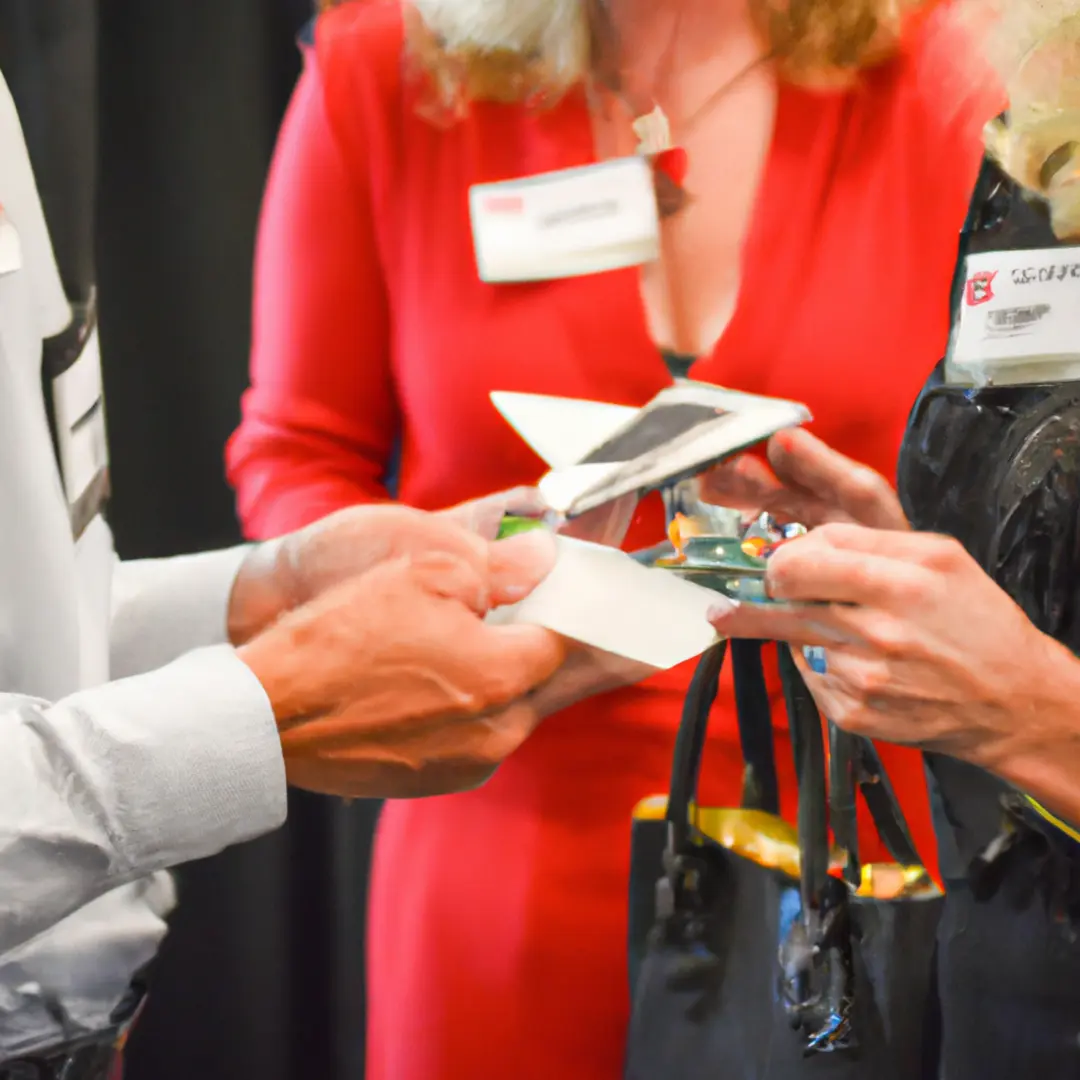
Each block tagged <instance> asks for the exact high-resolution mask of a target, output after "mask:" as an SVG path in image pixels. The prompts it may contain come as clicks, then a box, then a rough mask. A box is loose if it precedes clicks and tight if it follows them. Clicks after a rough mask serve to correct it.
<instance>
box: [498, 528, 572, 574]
mask: <svg viewBox="0 0 1080 1080" xmlns="http://www.w3.org/2000/svg"><path fill="white" fill-rule="evenodd" d="M499 544H500V545H502V546H503V547H502V550H503V551H507V550H512V552H513V554H514V555H516V556H518V557H521V558H529V557H530V556H531V557H533V558H535V559H536V561H537V562H541V561H545V562H550V563H551V564H552V565H553V566H554V565H555V556H556V553H557V551H558V541H557V540H556V539H555V536H554V534H553V533H551V532H550V531H549V530H548V529H545V528H536V529H527V530H526V531H525V532H522V533H518V534H517V535H516V536H509V537H507V538H506V539H505V540H500V541H499Z"/></svg>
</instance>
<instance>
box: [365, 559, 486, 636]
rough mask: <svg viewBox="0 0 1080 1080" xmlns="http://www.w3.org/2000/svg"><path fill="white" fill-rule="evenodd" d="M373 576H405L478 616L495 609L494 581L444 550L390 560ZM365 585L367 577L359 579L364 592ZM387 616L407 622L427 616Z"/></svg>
mask: <svg viewBox="0 0 1080 1080" xmlns="http://www.w3.org/2000/svg"><path fill="white" fill-rule="evenodd" d="M369 573H370V574H372V575H378V576H382V577H390V576H392V575H396V574H399V573H400V574H403V575H405V576H407V577H408V578H411V581H412V583H413V584H415V585H416V586H418V587H419V588H420V589H422V590H423V591H424V592H426V593H428V594H430V595H431V596H435V597H442V598H445V599H447V600H456V601H457V602H458V603H460V604H464V605H465V607H467V608H468V609H469V610H470V611H472V612H473V613H475V614H476V615H481V616H482V615H486V614H487V612H488V611H489V609H490V608H491V582H490V579H489V578H485V575H484V574H483V572H482V571H480V570H478V569H477V568H476V567H475V566H473V565H471V564H470V563H468V562H466V561H465V560H464V559H461V558H458V557H457V556H456V555H450V554H448V553H446V552H443V551H429V552H425V553H424V554H422V555H414V556H413V557H412V558H411V559H394V560H390V561H388V562H385V563H382V564H381V565H380V566H378V567H376V568H375V569H374V570H372V571H369ZM364 584H365V581H364V579H363V578H360V579H358V587H359V588H361V589H362V588H363V587H364ZM387 614H390V616H391V617H392V618H401V619H405V620H409V619H413V618H423V613H422V612H419V611H402V612H393V613H387Z"/></svg>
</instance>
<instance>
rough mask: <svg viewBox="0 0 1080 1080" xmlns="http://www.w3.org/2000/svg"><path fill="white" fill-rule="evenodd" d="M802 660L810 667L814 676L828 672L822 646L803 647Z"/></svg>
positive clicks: (827, 664)
mask: <svg viewBox="0 0 1080 1080" xmlns="http://www.w3.org/2000/svg"><path fill="white" fill-rule="evenodd" d="M802 654H803V659H804V660H805V661H806V662H807V664H809V665H810V670H811V671H812V672H813V673H814V674H815V675H824V674H825V673H826V672H827V671H828V670H829V663H828V661H827V660H826V659H825V648H824V646H822V645H806V646H804V647H803V651H802Z"/></svg>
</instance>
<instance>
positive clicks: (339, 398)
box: [227, 50, 399, 539]
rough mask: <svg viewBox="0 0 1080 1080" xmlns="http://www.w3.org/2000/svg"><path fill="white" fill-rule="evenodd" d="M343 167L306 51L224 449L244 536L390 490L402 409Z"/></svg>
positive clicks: (380, 304)
mask: <svg viewBox="0 0 1080 1080" xmlns="http://www.w3.org/2000/svg"><path fill="white" fill-rule="evenodd" d="M359 107H360V105H359V103H358V104H357V108H359ZM350 164H351V159H349V160H346V155H345V153H344V152H343V149H342V145H341V143H340V142H339V139H338V138H337V136H336V133H335V130H334V128H333V125H332V123H331V119H330V116H329V115H328V106H327V101H326V98H325V96H324V86H323V77H322V75H321V74H320V70H319V64H318V61H317V59H316V57H315V54H314V52H312V51H310V50H309V51H308V54H307V56H306V59H305V69H304V72H303V74H302V75H301V77H300V81H299V83H298V85H297V87H296V90H295V93H294V96H293V99H292V102H291V104H290V106H289V109H288V112H287V115H286V117H285V120H284V124H283V127H282V129H281V133H280V135H279V139H278V144H277V149H276V152H275V156H274V160H273V163H272V165H271V169H270V176H269V180H268V183H267V188H266V195H265V198H264V202H263V209H262V216H261V221H260V226H259V236H258V243H257V248H256V256H255V282H254V314H253V343H252V354H251V388H250V389H249V390H248V391H247V393H246V394H245V396H244V401H243V417H242V421H241V424H240V427H239V429H238V430H237V432H236V433H235V434H234V436H233V438H232V439H231V441H230V444H229V447H228V451H227V466H228V474H229V479H230V482H231V483H232V484H233V486H234V487H235V488H236V492H237V499H238V509H239V514H240V518H241V521H242V522H243V525H244V529H245V532H246V534H247V535H248V536H250V537H253V538H258V539H265V538H267V537H272V536H277V535H281V534H282V533H285V532H289V531H291V530H293V529H296V528H298V527H300V526H303V525H306V524H309V523H310V522H311V521H314V520H316V519H318V518H319V517H322V516H323V515H324V514H327V513H329V512H331V511H333V510H337V509H340V508H341V507H343V506H347V505H351V504H354V503H358V502H371V501H373V500H380V499H386V498H388V494H387V489H386V486H385V473H386V469H387V463H388V461H389V459H390V457H391V452H392V448H393V445H394V442H395V439H396V435H397V431H398V426H399V412H398V406H397V400H396V397H395V394H394V390H393V383H392V378H391V371H390V363H389V355H388V354H389V328H388V315H387V301H386V289H385V284H384V280H383V273H382V268H381V265H380V259H379V254H378V250H377V242H376V235H375V227H374V223H373V212H372V198H371V190H370V186H371V185H370V182H369V180H368V179H367V177H366V175H365V174H366V171H367V170H365V169H363V168H350V167H349V166H350Z"/></svg>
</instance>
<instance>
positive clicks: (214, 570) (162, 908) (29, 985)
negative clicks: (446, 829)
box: [0, 77, 285, 1061]
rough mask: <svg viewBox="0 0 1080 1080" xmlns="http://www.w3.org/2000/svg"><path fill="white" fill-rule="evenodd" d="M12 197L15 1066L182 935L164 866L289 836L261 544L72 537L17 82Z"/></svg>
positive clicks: (5, 919) (4, 296) (3, 134)
mask: <svg viewBox="0 0 1080 1080" xmlns="http://www.w3.org/2000/svg"><path fill="white" fill-rule="evenodd" d="M0 204H2V207H3V209H2V212H0V1061H3V1060H6V1059H10V1058H11V1057H13V1056H17V1055H21V1054H23V1053H26V1052H28V1051H32V1050H35V1049H40V1048H43V1047H45V1046H48V1045H50V1044H52V1043H55V1042H57V1041H59V1040H60V1039H61V1038H63V1037H65V1035H67V1036H70V1035H72V1034H78V1033H81V1032H85V1031H92V1030H94V1029H96V1028H98V1027H101V1026H103V1025H104V1024H105V1023H106V1021H107V1018H108V1015H109V1013H110V1012H111V1010H112V1009H113V1008H114V1007H115V1005H116V1004H117V1003H118V1001H119V1000H120V998H121V997H122V996H123V993H124V991H125V989H126V987H127V986H128V983H129V980H130V978H131V976H132V974H133V973H134V972H135V971H136V970H137V969H138V968H140V967H141V966H142V965H143V964H144V963H145V962H146V961H147V960H148V959H149V958H150V957H151V956H152V955H153V953H154V952H155V950H156V949H157V946H158V944H159V942H160V940H161V938H162V936H163V935H164V933H165V929H166V927H165V922H164V921H163V920H164V917H165V915H166V914H167V913H168V911H169V910H170V908H171V907H172V905H173V902H174V897H173V889H172V884H171V880H170V878H169V877H168V875H167V874H164V873H160V871H162V870H164V868H166V867H169V866H174V865H176V864H178V863H182V862H185V861H188V860H192V859H197V858H202V857H204V856H208V855H211V854H213V853H215V852H217V851H220V850H221V849H222V848H224V847H226V846H228V845H229V844H234V843H237V842H239V841H243V840H246V839H250V838H251V837H254V836H256V835H258V834H260V833H263V832H266V831H268V830H270V829H273V828H275V827H277V826H278V825H280V824H281V822H282V821H283V820H284V817H285V776H284V766H283V762H282V758H281V750H280V744H279V741H278V736H277V730H276V727H275V724H274V718H273V715H272V712H271V709H270V705H269V702H268V701H267V699H266V695H265V694H264V692H263V689H262V687H261V686H260V684H259V682H258V681H257V680H256V679H255V677H254V675H252V673H251V672H250V670H249V669H248V668H247V667H246V666H245V665H244V664H243V662H242V661H240V660H239V659H238V657H237V656H236V654H235V652H234V651H233V649H232V648H230V647H229V646H228V645H227V644H226V633H225V621H226V610H227V605H228V596H229V592H230V590H231V587H232V583H233V581H234V579H235V576H236V572H237V570H238V568H239V565H240V562H241V560H242V558H243V555H244V550H243V549H239V548H238V549H234V550H230V551H224V552H216V553H211V554H206V555H196V556H191V557H184V558H177V559H166V560H155V561H146V562H134V563H121V562H118V561H117V559H116V557H115V555H114V552H113V546H112V538H111V535H110V533H109V529H108V527H107V525H106V524H105V521H104V519H103V518H101V517H100V516H98V517H96V518H95V519H94V520H93V521H92V522H91V523H90V525H89V526H88V527H87V528H86V529H85V531H83V532H82V534H81V535H80V536H79V538H78V540H75V539H73V532H72V528H71V524H70V520H69V514H68V505H67V502H68V501H67V498H66V496H65V492H64V488H63V481H62V479H61V474H60V471H59V469H58V467H57V462H56V455H55V453H54V450H53V445H52V441H51V438H50V433H49V428H48V422H47V419H46V413H45V409H44V400H43V393H42V384H41V362H42V341H43V339H45V338H48V337H52V336H53V335H55V334H57V333H59V332H60V331H62V330H63V329H64V328H65V326H66V325H67V323H68V321H69V320H70V317H71V315H70V311H69V309H68V305H67V302H66V300H65V297H64V294H63V291H62V288H61V285H60V279H59V275H58V273H57V269H56V265H55V261H54V258H53V254H52V249H51V246H50V243H49V238H48V234H47V230H46V226H45V220H44V217H43V214H42V210H41V205H40V201H39V199H38V196H37V193H36V190H35V187H34V180H33V176H32V172H31V168H30V163H29V159H28V157H27V153H26V146H25V143H24V141H23V137H22V131H21V129H20V127H19V121H18V117H17V115H16V111H15V105H14V102H13V101H12V99H11V95H10V93H9V92H8V89H7V85H6V84H5V83H4V82H3V79H2V77H0ZM110 679H115V680H118V681H112V682H110V681H109V680H110ZM50 1000H53V1001H59V1003H60V1005H61V1007H62V1012H63V1014H64V1021H65V1024H66V1026H67V1030H66V1032H65V1031H63V1030H62V1028H61V1026H60V1025H58V1023H57V1021H56V1019H55V1018H54V1016H53V1015H52V1014H51V1013H50V1010H49V1008H48V1007H47V1002H48V1001H50Z"/></svg>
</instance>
